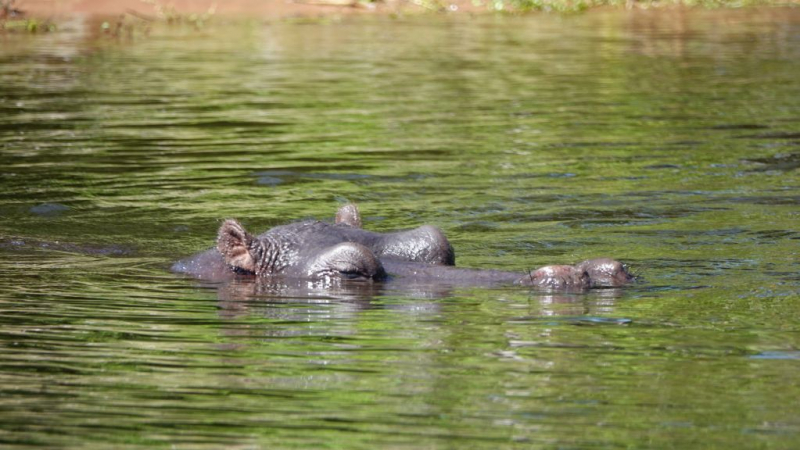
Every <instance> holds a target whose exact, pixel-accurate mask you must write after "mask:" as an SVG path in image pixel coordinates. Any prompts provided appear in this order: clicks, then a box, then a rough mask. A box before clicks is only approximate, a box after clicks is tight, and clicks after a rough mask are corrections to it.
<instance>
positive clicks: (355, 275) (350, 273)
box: [339, 270, 369, 280]
mask: <svg viewBox="0 0 800 450" xmlns="http://www.w3.org/2000/svg"><path fill="white" fill-rule="evenodd" d="M339 274H340V275H341V276H342V278H344V279H345V280H366V279H367V278H369V277H367V275H366V274H364V272H360V271H358V270H341V271H339Z"/></svg>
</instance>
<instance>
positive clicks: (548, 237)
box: [0, 11, 800, 449]
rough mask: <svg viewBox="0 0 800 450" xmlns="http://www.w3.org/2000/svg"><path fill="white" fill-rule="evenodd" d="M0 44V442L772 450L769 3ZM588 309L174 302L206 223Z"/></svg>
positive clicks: (780, 354) (797, 163)
mask: <svg viewBox="0 0 800 450" xmlns="http://www.w3.org/2000/svg"><path fill="white" fill-rule="evenodd" d="M99 29H100V22H99V21H90V20H86V21H75V22H71V23H67V24H64V25H63V26H62V27H61V30H60V31H59V32H57V33H54V34H47V35H37V36H27V35H18V34H11V35H2V36H0V80H1V81H2V83H0V167H2V169H1V171H0V217H2V220H1V221H0V446H2V447H9V448H10V447H17V446H19V447H28V446H31V447H36V446H41V447H50V448H52V447H64V446H66V447H82V448H84V447H85V448H111V447H120V446H128V447H135V446H148V447H149V446H152V447H165V448H166V447H174V448H221V447H230V448H364V449H373V448H414V449H418V448H432V449H433V448H435V449H439V448H459V449H461V448H487V449H488V448H492V449H494V448H561V449H568V448H743V449H755V448H796V447H797V446H798V445H800V406H799V405H800V263H799V262H798V253H799V252H798V250H799V249H800V231H799V230H798V224H800V208H799V207H798V205H800V190H799V189H800V177H798V167H800V76H798V75H799V74H800V13H798V12H796V11H795V12H790V11H773V12H766V11H750V12H738V13H737V12H733V13H731V12H727V13H726V12H716V13H694V14H688V13H687V14H655V13H595V14H588V15H582V16H576V17H557V16H533V17H528V18H502V17H501V18H483V19H471V20H470V19H460V20H458V19H457V20H451V19H441V18H416V19H413V18H412V19H403V20H391V19H365V20H354V21H350V22H346V23H312V24H306V23H282V24H269V25H253V24H243V23H231V24H227V25H225V24H219V25H217V26H215V27H211V28H207V29H203V30H200V31H196V30H190V29H184V28H181V27H163V28H158V27H157V28H156V29H154V30H153V32H152V33H150V35H149V36H144V35H142V34H140V35H136V36H134V38H133V39H129V38H122V39H114V38H109V37H105V36H98V33H97V32H98V31H99ZM345 201H355V202H357V203H358V204H359V205H360V207H361V210H362V212H363V213H364V215H365V217H366V223H365V227H367V228H370V229H373V230H390V229H396V228H403V227H411V226H416V225H419V224H422V223H432V224H436V225H438V226H439V227H441V228H442V229H443V230H444V231H445V232H446V233H447V234H448V236H449V237H450V238H451V241H452V242H453V244H454V246H455V248H456V252H457V258H458V260H457V262H458V264H459V265H460V266H464V267H492V268H501V269H505V270H520V271H522V270H525V269H527V268H531V267H537V266H541V265H544V264H548V263H574V262H577V261H579V260H581V259H584V258H588V257H594V256H599V255H608V256H613V257H616V258H618V259H621V260H623V261H626V262H628V263H629V264H631V266H632V267H633V268H634V269H635V270H636V271H638V272H639V273H641V274H642V275H643V281H642V282H640V283H638V284H636V285H634V286H632V287H630V288H626V289H623V290H621V291H608V290H606V291H603V290H600V291H592V292H590V293H587V294H573V295H548V294H544V293H541V292H535V291H529V290H526V289H520V288H492V289H478V288H459V287H457V286H455V287H452V286H444V287H442V286H406V285H404V284H403V283H393V284H386V285H376V286H373V287H371V288H368V289H367V288H364V289H357V288H341V289H336V290H329V291H326V290H316V289H313V288H310V289H308V290H297V291H294V290H292V291H285V292H273V291H265V290H262V289H259V287H258V286H254V285H252V284H249V283H246V282H240V283H234V284H230V285H225V286H210V287H209V286H201V285H200V284H199V283H198V282H196V281H194V280H191V279H185V278H182V277H179V276H176V275H173V274H171V273H169V272H168V267H169V265H170V263H171V262H172V261H174V260H176V259H178V258H180V257H183V256H186V255H189V254H191V253H193V252H196V251H199V250H203V249H205V248H208V247H209V246H211V245H212V243H213V239H214V236H215V232H216V229H217V227H218V226H219V224H220V221H221V219H224V218H228V217H236V218H239V219H241V220H243V221H244V222H245V223H246V224H247V225H248V226H249V227H250V228H252V229H254V230H259V231H260V230H263V229H266V228H269V227H270V226H273V225H276V224H281V223H285V222H288V221H291V220H295V219H301V218H308V217H314V218H325V219H328V218H331V217H332V215H333V213H334V211H335V209H336V207H337V206H338V205H339V204H341V203H343V202H345Z"/></svg>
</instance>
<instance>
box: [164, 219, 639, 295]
mask: <svg viewBox="0 0 800 450" xmlns="http://www.w3.org/2000/svg"><path fill="white" fill-rule="evenodd" d="M361 223H362V222H361V216H360V213H359V211H358V208H357V207H356V206H355V205H353V204H347V205H345V206H343V207H341V208H340V209H339V210H338V212H337V214H336V219H335V221H334V223H328V222H323V221H316V220H309V221H301V222H294V223H290V224H287V225H282V226H278V227H275V228H272V229H270V230H268V231H267V232H265V233H263V234H261V235H258V236H254V235H252V234H250V233H249V232H248V231H246V230H245V228H244V227H243V226H242V225H241V224H240V223H239V222H238V221H236V220H233V219H229V220H226V221H224V222H223V224H222V225H221V226H220V228H219V232H218V234H217V245H216V247H215V248H213V249H210V250H207V251H205V252H202V253H199V254H197V255H194V256H192V257H190V258H188V259H185V260H182V261H179V262H177V263H175V265H173V267H172V270H173V271H175V272H179V273H186V274H190V275H193V276H196V277H198V278H201V279H205V280H211V281H222V280H225V279H231V278H234V277H236V276H253V277H256V278H269V279H276V278H283V279H307V280H324V281H341V280H365V281H384V280H393V279H406V280H413V281H415V282H420V281H424V282H429V281H432V282H435V281H441V282H447V283H457V284H467V285H495V284H514V285H522V286H537V287H543V288H551V289H573V290H583V289H588V288H592V287H616V286H622V285H624V284H626V283H629V282H630V281H632V280H633V277H632V276H631V275H630V273H629V272H628V270H627V269H626V267H625V266H624V265H623V264H622V263H620V262H619V261H615V260H613V259H610V258H596V259H590V260H586V261H583V262H581V263H578V264H575V265H551V266H545V267H541V268H539V269H537V270H534V271H531V272H530V273H519V272H509V271H502V270H481V269H464V268H456V267H455V252H454V251H453V247H452V246H451V245H450V242H449V241H448V240H447V237H446V236H445V234H444V233H443V232H442V231H441V230H440V229H438V228H436V227H434V226H430V225H423V226H421V227H418V228H414V229H411V230H405V231H396V232H390V233H377V232H372V231H368V230H364V229H362V228H361Z"/></svg>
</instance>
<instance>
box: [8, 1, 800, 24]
mask: <svg viewBox="0 0 800 450" xmlns="http://www.w3.org/2000/svg"><path fill="white" fill-rule="evenodd" d="M9 3H10V4H12V6H13V8H15V9H17V10H18V11H20V12H21V14H20V16H22V17H39V18H55V17H64V16H72V15H76V14H80V15H97V16H114V15H122V14H129V15H136V16H139V17H142V18H146V19H170V18H176V17H182V16H189V15H195V16H202V15H206V16H216V15H219V16H247V17H249V18H262V19H265V20H269V19H291V18H324V17H347V16H358V15H397V14H419V13H425V12H435V11H439V12H447V13H450V14H465V13H466V14H479V13H490V12H496V11H510V12H525V11H534V10H541V11H563V12H571V11H582V10H585V9H590V8H593V9H596V8H636V9H639V8H642V9H649V8H685V7H726V8H739V7H747V6H798V5H800V0H782V1H774V0H737V1H729V0H683V1H676V0H669V1H661V2H659V1H649V0H648V1H633V0H383V1H376V2H371V1H359V0H267V1H264V0H225V1H218V0H171V1H168V2H166V1H165V2H162V1H157V0H115V1H113V2H109V1H106V0H17V1H16V2H14V1H9V0H5V1H0V5H7V4H9Z"/></svg>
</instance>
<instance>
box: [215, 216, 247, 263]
mask: <svg viewBox="0 0 800 450" xmlns="http://www.w3.org/2000/svg"><path fill="white" fill-rule="evenodd" d="M253 240H254V239H253V236H251V235H250V233H248V232H247V231H245V229H244V227H243V226H242V224H240V223H239V222H237V221H235V220H233V219H228V220H226V221H225V223H223V224H222V226H221V227H219V233H218V234H217V250H219V252H220V253H221V254H222V257H223V258H225V263H226V264H228V265H229V266H231V267H235V268H237V269H241V270H246V271H248V272H256V262H255V259H254V258H253V255H251V254H250V247H251V244H252V243H253Z"/></svg>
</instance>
